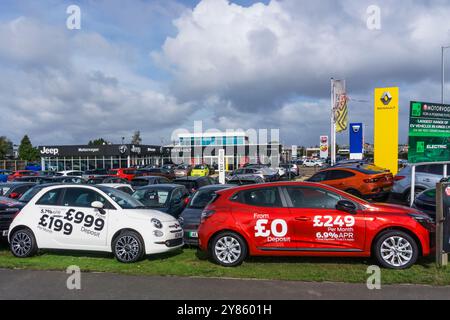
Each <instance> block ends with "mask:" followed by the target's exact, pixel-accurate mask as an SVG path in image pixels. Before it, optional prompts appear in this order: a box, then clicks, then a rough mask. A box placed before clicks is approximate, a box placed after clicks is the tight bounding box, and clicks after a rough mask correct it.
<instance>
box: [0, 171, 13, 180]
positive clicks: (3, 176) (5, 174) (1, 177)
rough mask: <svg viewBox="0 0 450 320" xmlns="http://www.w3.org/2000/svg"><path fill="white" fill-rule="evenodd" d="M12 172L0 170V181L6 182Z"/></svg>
mask: <svg viewBox="0 0 450 320" xmlns="http://www.w3.org/2000/svg"><path fill="white" fill-rule="evenodd" d="M11 174H12V171H11V170H0V182H7V181H8V177H9V176H10V175H11Z"/></svg>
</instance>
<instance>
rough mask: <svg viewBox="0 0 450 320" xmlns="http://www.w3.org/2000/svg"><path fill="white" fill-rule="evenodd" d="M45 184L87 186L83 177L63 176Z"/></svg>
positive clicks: (53, 178)
mask: <svg viewBox="0 0 450 320" xmlns="http://www.w3.org/2000/svg"><path fill="white" fill-rule="evenodd" d="M45 183H66V184H86V180H85V179H83V178H81V177H72V176H61V177H52V178H50V179H48V180H46V182H45Z"/></svg>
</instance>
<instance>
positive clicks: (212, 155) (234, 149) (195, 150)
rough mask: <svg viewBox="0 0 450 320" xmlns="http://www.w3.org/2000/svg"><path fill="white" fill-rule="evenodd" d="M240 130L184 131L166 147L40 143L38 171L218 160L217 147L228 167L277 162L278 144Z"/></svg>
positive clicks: (211, 161) (207, 162)
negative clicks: (257, 140) (255, 138)
mask: <svg viewBox="0 0 450 320" xmlns="http://www.w3.org/2000/svg"><path fill="white" fill-rule="evenodd" d="M250 140H251V139H249V137H248V135H247V134H246V133H244V132H227V133H223V132H222V133H221V132H215V133H193V134H190V133H184V134H179V135H178V139H177V141H175V144H173V145H170V146H165V147H162V146H155V145H133V144H120V145H119V144H107V145H100V146H89V145H70V146H69V145H66V146H41V147H39V151H40V155H41V165H42V168H43V169H42V170H57V171H62V170H81V171H85V170H92V169H114V168H130V167H137V166H140V167H142V166H147V165H156V166H160V165H162V164H165V163H175V164H182V163H183V164H190V165H196V164H209V165H214V164H218V163H219V150H220V149H224V150H225V164H226V166H227V168H228V169H229V170H231V169H234V168H238V167H239V166H242V165H243V164H246V163H266V164H268V163H271V164H273V165H278V163H279V161H280V155H281V153H282V147H281V145H280V144H279V143H264V144H254V143H251V142H250Z"/></svg>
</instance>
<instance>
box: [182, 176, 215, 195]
mask: <svg viewBox="0 0 450 320" xmlns="http://www.w3.org/2000/svg"><path fill="white" fill-rule="evenodd" d="M173 183H174V184H179V185H182V186H185V187H186V189H187V190H188V192H189V193H190V194H193V193H195V192H196V191H197V190H198V189H200V188H201V187H204V186H209V185H211V184H216V180H214V179H213V178H211V177H185V178H178V179H175V180H174V181H173Z"/></svg>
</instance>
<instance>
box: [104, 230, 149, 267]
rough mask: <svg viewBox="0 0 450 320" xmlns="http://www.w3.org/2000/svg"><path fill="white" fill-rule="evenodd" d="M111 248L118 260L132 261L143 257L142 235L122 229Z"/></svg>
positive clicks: (123, 261)
mask: <svg viewBox="0 0 450 320" xmlns="http://www.w3.org/2000/svg"><path fill="white" fill-rule="evenodd" d="M112 250H113V253H114V256H115V257H116V259H117V260H118V261H119V262H122V263H134V262H137V261H140V260H142V259H143V258H144V255H145V248H144V241H143V240H142V237H141V236H140V235H139V234H138V233H136V232H134V231H124V232H122V233H121V234H120V235H119V236H117V237H116V239H114V242H113V245H112Z"/></svg>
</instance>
